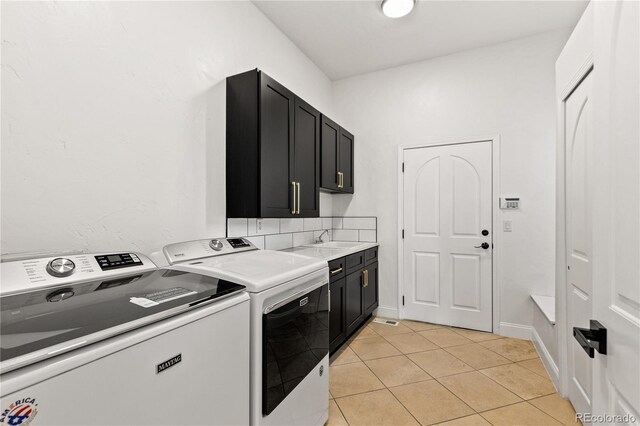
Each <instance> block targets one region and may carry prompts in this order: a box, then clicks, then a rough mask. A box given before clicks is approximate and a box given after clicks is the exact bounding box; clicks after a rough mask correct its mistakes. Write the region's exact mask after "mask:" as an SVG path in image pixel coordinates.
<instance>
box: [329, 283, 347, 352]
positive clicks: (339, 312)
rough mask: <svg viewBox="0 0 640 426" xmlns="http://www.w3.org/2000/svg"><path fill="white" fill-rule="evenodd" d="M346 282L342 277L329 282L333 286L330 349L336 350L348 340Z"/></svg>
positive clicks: (331, 350)
mask: <svg viewBox="0 0 640 426" xmlns="http://www.w3.org/2000/svg"><path fill="white" fill-rule="evenodd" d="M345 282H346V278H341V279H339V280H336V281H334V282H332V283H331V284H329V287H330V288H331V298H330V305H331V312H330V315H329V351H330V352H332V353H333V352H334V351H335V350H336V349H338V348H339V347H340V345H341V344H342V343H343V342H344V341H345V340H346V338H347V335H346V331H347V323H346V320H345V308H346V303H345V298H346V293H345Z"/></svg>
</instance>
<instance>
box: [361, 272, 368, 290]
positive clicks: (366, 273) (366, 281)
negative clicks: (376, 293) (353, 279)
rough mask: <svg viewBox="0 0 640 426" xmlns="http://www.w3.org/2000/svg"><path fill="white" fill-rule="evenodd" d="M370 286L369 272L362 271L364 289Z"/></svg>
mask: <svg viewBox="0 0 640 426" xmlns="http://www.w3.org/2000/svg"><path fill="white" fill-rule="evenodd" d="M368 285H369V270H367V269H365V270H364V271H362V287H367V286H368Z"/></svg>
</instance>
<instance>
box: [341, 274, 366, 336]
mask: <svg viewBox="0 0 640 426" xmlns="http://www.w3.org/2000/svg"><path fill="white" fill-rule="evenodd" d="M345 286H346V289H345V305H346V309H345V311H346V313H345V319H346V323H347V331H346V333H347V336H349V335H350V334H351V333H353V332H354V331H355V330H356V329H357V328H358V327H359V326H360V324H362V321H364V306H363V305H362V302H363V298H362V271H358V272H354V273H353V274H351V275H347V280H346V283H345Z"/></svg>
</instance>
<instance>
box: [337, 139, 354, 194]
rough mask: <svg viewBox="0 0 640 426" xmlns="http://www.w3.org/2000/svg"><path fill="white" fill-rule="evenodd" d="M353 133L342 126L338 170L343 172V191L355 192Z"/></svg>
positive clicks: (341, 177)
mask: <svg viewBox="0 0 640 426" xmlns="http://www.w3.org/2000/svg"><path fill="white" fill-rule="evenodd" d="M353 170H354V169H353V135H352V134H351V133H349V132H347V131H346V130H345V129H343V128H340V144H339V155H338V171H339V172H340V173H341V174H342V175H341V176H340V179H341V188H340V190H341V191H342V192H348V193H353V180H354V179H353Z"/></svg>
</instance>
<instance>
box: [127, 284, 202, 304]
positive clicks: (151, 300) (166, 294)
mask: <svg viewBox="0 0 640 426" xmlns="http://www.w3.org/2000/svg"><path fill="white" fill-rule="evenodd" d="M196 293H197V292H196V291H193V290H187V289H186V288H183V287H173V288H169V289H167V290H162V291H156V292H155V293H149V294H145V295H144V297H131V298H130V299H129V302H131V303H133V304H136V305H138V306H142V307H143V308H150V307H151V306H156V305H159V304H160V303H164V302H169V301H171V300H176V299H179V298H181V297H185V296H189V295H191V294H196Z"/></svg>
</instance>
